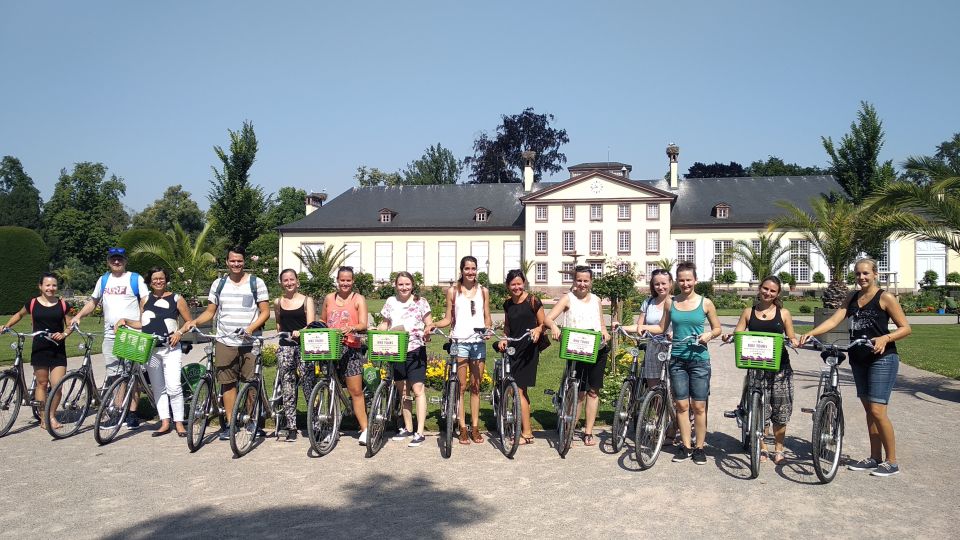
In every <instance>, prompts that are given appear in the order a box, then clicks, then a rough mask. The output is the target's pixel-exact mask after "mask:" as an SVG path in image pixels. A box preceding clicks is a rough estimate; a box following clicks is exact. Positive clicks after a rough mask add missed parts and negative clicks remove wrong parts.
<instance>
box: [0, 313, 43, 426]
mask: <svg viewBox="0 0 960 540" xmlns="http://www.w3.org/2000/svg"><path fill="white" fill-rule="evenodd" d="M4 333H9V334H13V335H14V336H16V338H17V341H16V342H14V343H11V344H10V347H11V348H12V349H13V350H14V351H16V354H15V355H14V358H13V366H12V367H11V368H9V369H7V370H5V371H4V372H3V373H0V437H3V436H4V435H6V434H7V433H9V432H10V428H12V427H13V423H14V422H16V420H17V415H18V414H19V413H20V405H27V406H29V407H30V410H31V411H32V412H33V417H34V418H35V419H36V420H38V421H39V420H40V414H41V412H42V411H43V406H44V403H43V402H42V401H37V400H36V394H35V392H36V388H37V378H36V377H34V378H33V381H32V382H31V383H30V386H29V387H28V386H27V381H26V377H25V375H24V373H23V343H24V341H26V339H27V338H32V337H35V336H42V337H44V338H45V339H48V340H50V341H53V340H52V339H50V332H47V331H46V330H39V331H37V332H31V333H29V334H21V333H20V332H15V331H13V330H12V329H10V328H7V329H6V330H4Z"/></svg>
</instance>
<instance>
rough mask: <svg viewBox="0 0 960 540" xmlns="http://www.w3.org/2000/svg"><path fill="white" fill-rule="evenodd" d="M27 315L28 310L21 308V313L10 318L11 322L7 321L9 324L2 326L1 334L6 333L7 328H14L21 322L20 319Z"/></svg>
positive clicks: (0, 328) (0, 327)
mask: <svg viewBox="0 0 960 540" xmlns="http://www.w3.org/2000/svg"><path fill="white" fill-rule="evenodd" d="M26 314H27V308H20V311H18V312H16V313H14V314H13V315H11V316H10V320H8V321H7V324H5V325H3V326H0V332H3V331H5V330H6V329H7V328H13V325H15V324H17V323H18V322H20V319H22V318H23V316H24V315H26Z"/></svg>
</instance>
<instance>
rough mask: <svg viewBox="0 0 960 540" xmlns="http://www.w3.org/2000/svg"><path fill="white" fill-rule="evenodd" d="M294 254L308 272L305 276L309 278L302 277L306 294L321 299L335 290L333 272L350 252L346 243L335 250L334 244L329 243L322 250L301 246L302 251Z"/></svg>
mask: <svg viewBox="0 0 960 540" xmlns="http://www.w3.org/2000/svg"><path fill="white" fill-rule="evenodd" d="M294 255H296V256H297V258H298V259H300V262H302V263H303V266H304V267H305V268H306V269H307V274H306V275H305V276H303V277H306V278H307V279H306V280H305V279H303V278H301V279H300V282H301V289H302V290H303V292H304V294H309V295H311V296H313V297H314V298H317V299H320V298H322V297H323V296H324V295H325V294H327V293H329V292H332V291H333V287H334V281H333V273H334V272H335V271H336V270H337V268H339V267H340V266H341V265H342V264H343V262H344V261H346V260H347V257H348V256H349V255H350V254H349V253H347V246H345V245H344V246H340V249H338V250H334V249H333V246H332V245H329V246H327V247H326V248H325V249H323V250H322V251H313V250H311V249H308V248H300V252H299V253H294ZM304 285H305V286H304Z"/></svg>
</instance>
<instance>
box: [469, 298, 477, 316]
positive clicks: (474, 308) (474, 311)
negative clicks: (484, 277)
mask: <svg viewBox="0 0 960 540" xmlns="http://www.w3.org/2000/svg"><path fill="white" fill-rule="evenodd" d="M476 314H477V303H476V302H475V301H473V300H471V301H470V316H471V317H472V316H474V315H476Z"/></svg>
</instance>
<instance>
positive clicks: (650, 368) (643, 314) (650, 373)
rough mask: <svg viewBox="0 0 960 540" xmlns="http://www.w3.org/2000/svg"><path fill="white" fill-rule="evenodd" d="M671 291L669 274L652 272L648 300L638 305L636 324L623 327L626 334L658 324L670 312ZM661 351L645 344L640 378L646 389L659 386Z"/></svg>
mask: <svg viewBox="0 0 960 540" xmlns="http://www.w3.org/2000/svg"><path fill="white" fill-rule="evenodd" d="M672 291H673V278H672V277H670V272H669V271H667V270H664V269H662V268H657V269H656V270H654V271H653V272H652V273H651V274H650V298H647V299H646V300H644V301H643V303H642V304H640V314H639V315H637V324H634V325H630V326H624V327H623V329H624V330H626V331H628V332H636V331H637V329H638V328H640V327H642V326H643V325H645V324H660V319H662V318H663V314H664V313H666V312H669V311H670V304H671V300H670V294H671V292H672ZM614 328H616V324H614ZM667 348H669V347H667ZM663 349H664V347H663V346H662V345H660V344H658V343H656V342H653V341H651V342H649V343H647V350H646V352H645V353H644V355H643V366H642V367H641V369H640V376H641V377H643V378H644V379H646V384H647V388H653V387H654V386H656V385H658V384H660V373H661V372H662V368H663V361H661V360H660V358H659V354H660V353H661V352H662V351H663Z"/></svg>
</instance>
